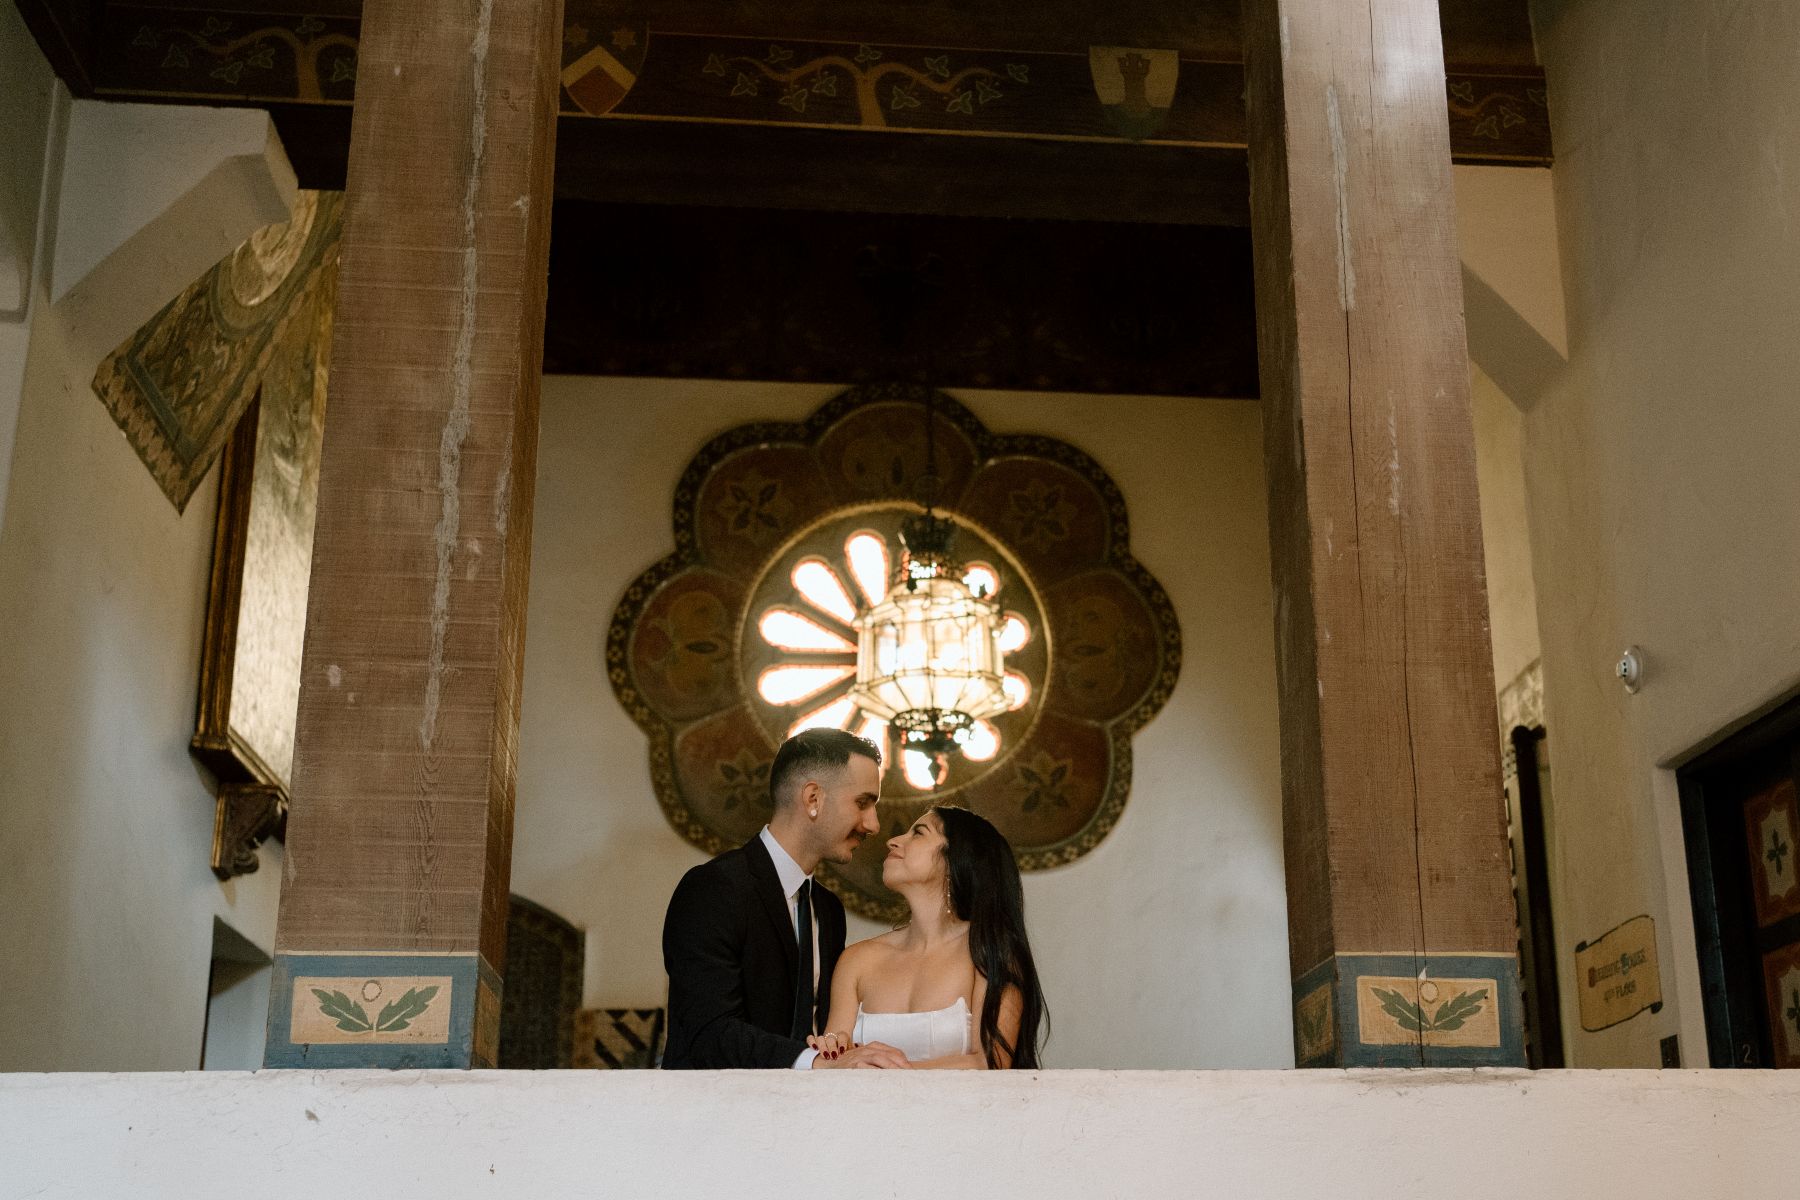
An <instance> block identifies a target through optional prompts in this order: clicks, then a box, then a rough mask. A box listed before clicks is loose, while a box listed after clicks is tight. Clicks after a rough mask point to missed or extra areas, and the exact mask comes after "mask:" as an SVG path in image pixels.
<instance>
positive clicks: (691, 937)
mask: <svg viewBox="0 0 1800 1200" xmlns="http://www.w3.org/2000/svg"><path fill="white" fill-rule="evenodd" d="M813 914H814V916H815V917H816V919H817V920H818V923H819V986H818V989H817V991H816V993H815V1005H816V1008H817V1012H818V1018H817V1021H816V1023H815V1028H819V1029H823V1028H824V1026H825V1020H826V1017H827V1016H828V1015H829V1012H830V1007H831V972H832V968H834V967H836V966H837V960H838V956H839V955H840V954H842V953H843V952H844V906H843V903H842V902H841V901H839V900H838V898H837V897H836V896H834V895H832V894H831V893H830V892H828V891H826V890H825V889H824V888H823V887H820V886H819V882H818V880H817V879H815V880H813ZM799 959H800V951H799V947H798V946H797V945H796V944H795V940H794V925H793V920H792V918H790V917H789V916H788V907H787V897H786V896H785V895H784V894H783V893H782V890H781V881H780V879H779V878H778V877H777V876H776V874H775V863H774V862H773V860H771V859H770V858H769V851H768V848H767V847H765V846H764V845H763V844H762V839H761V838H759V837H758V838H751V839H750V840H749V841H748V842H746V843H745V844H744V845H742V846H740V847H738V848H737V849H736V850H727V851H726V852H725V853H723V854H721V855H719V856H718V857H717V858H715V859H713V860H712V861H711V862H706V863H702V864H700V865H699V866H697V867H695V868H694V869H693V870H691V871H689V872H688V873H687V874H686V875H685V876H683V877H682V880H681V883H680V884H679V885H678V886H677V887H676V888H675V895H674V896H673V897H671V898H670V900H669V913H668V916H667V917H665V918H664V919H663V967H664V968H665V969H666V970H667V971H668V972H669V1042H668V1048H667V1050H666V1052H665V1053H664V1055H663V1066H664V1067H667V1068H670V1069H681V1068H696V1067H770V1068H774V1067H791V1066H793V1065H794V1060H795V1059H796V1058H798V1057H800V1052H801V1051H802V1050H804V1049H806V1043H805V1042H802V1041H797V1040H795V1039H794V1038H792V1037H789V1036H788V1034H789V1032H790V1029H791V1027H792V1024H793V1016H794V985H795V983H796V982H797V980H798V976H797V975H796V974H795V972H796V971H797V970H798V968H799Z"/></svg>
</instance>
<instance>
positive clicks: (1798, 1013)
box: [1763, 942, 1800, 1067]
mask: <svg viewBox="0 0 1800 1200" xmlns="http://www.w3.org/2000/svg"><path fill="white" fill-rule="evenodd" d="M1763 981H1764V982H1765V984H1766V985H1767V986H1768V989H1769V990H1768V1002H1769V1028H1770V1033H1771V1040H1772V1041H1773V1042H1774V1044H1775V1065H1776V1066H1778V1067H1800V942H1790V943H1788V944H1787V945H1785V946H1783V947H1782V948H1781V949H1779V950H1774V951H1771V952H1769V953H1768V954H1765V955H1763Z"/></svg>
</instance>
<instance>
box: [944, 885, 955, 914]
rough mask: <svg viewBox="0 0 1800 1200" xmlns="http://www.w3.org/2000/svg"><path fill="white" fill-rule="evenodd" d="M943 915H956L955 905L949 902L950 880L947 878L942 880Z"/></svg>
mask: <svg viewBox="0 0 1800 1200" xmlns="http://www.w3.org/2000/svg"><path fill="white" fill-rule="evenodd" d="M944 915H945V916H948V917H954V916H955V915H956V905H954V904H952V903H950V880H949V879H947V878H946V879H945V880H944Z"/></svg>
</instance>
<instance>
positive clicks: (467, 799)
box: [276, 0, 562, 1057]
mask: <svg viewBox="0 0 1800 1200" xmlns="http://www.w3.org/2000/svg"><path fill="white" fill-rule="evenodd" d="M363 17H364V21H363V29H362V45H361V62H360V74H359V82H358V86H357V102H356V108H355V114H354V119H353V122H352V128H351V150H350V165H349V179H348V188H347V197H346V211H345V219H344V241H343V255H342V268H341V271H342V273H341V276H340V291H339V300H338V310H337V318H336V330H335V339H334V346H333V359H332V376H331V383H330V389H331V392H330V396H331V399H330V409H329V417H328V419H327V425H326V432H325V442H324V454H323V463H322V466H321V475H320V494H319V519H318V526H317V532H316V535H315V542H314V555H313V583H312V590H311V595H310V599H309V609H308V617H307V634H306V652H305V662H304V668H303V674H304V678H303V682H302V686H301V694H300V712H299V733H298V746H297V751H296V761H295V771H294V775H295V778H294V810H293V816H292V818H291V820H290V824H289V836H288V850H287V879H286V882H285V886H284V888H283V890H282V898H281V914H280V923H279V927H278V930H277V935H276V941H277V950H278V952H280V953H289V954H294V953H307V952H317V951H337V952H342V951H389V952H393V951H414V952H420V951H423V952H446V953H463V954H467V953H471V952H479V954H480V955H481V958H482V959H483V960H485V961H486V962H487V963H488V964H489V965H490V966H491V967H492V968H493V969H494V970H496V971H497V970H499V969H500V967H501V966H502V963H503V960H504V954H505V928H506V909H507V882H508V874H509V865H510V857H511V832H512V806H513V785H514V768H515V755H516V739H517V731H518V712H519V681H520V675H521V669H522V658H521V652H522V646H523V637H524V629H525V585H526V570H527V564H528V561H529V556H530V531H531V502H532V486H533V481H534V479H535V476H536V466H535V455H536V440H537V399H538V386H539V378H540V370H541V347H542V345H543V317H544V295H545V278H546V270H547V264H548V249H549V217H550V194H551V172H552V164H553V161H554V142H555V128H556V122H555V106H556V87H557V83H556V75H555V64H556V54H557V46H558V44H559V39H560V34H561V26H562V5H561V3H560V0H528V2H522V3H510V4H500V3H495V2H493V0H475V2H473V3H470V4H467V5H458V6H452V7H448V8H446V7H444V6H440V5H435V4H430V3H426V2H424V0H381V2H379V3H374V2H372V3H370V4H368V5H366V6H365V9H364V14H363ZM497 1003H498V1000H497V997H493V996H489V995H488V994H487V992H486V991H484V992H483V993H482V998H481V1000H479V1001H478V1003H477V1005H476V1012H475V1014H474V1020H475V1022H476V1026H477V1028H485V1024H484V1023H491V1020H492V1019H495V1017H496V1014H497ZM484 1005H485V1006H488V1007H495V1013H487V1012H485V1009H484ZM478 1057H479V1056H478Z"/></svg>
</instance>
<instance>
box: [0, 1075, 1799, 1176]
mask: <svg viewBox="0 0 1800 1200" xmlns="http://www.w3.org/2000/svg"><path fill="white" fill-rule="evenodd" d="M1797 1139H1800V1076H1797V1075H1796V1074H1795V1073H1792V1072H1774V1071H1745V1072H1723V1071H1716V1072H1710V1073H1695V1072H1660V1073H1650V1072H1642V1071H1632V1072H1612V1071H1581V1072H1561V1071H1557V1072H1543V1073H1540V1074H1537V1075H1528V1074H1526V1073H1524V1072H1511V1071H1509V1072H1449V1071H1412V1072H1398V1071H1387V1072H1376V1071H1350V1072H1339V1071H1287V1072H1270V1071H1257V1072H1240V1071H1215V1072H1206V1073H1194V1072H1173V1071H1165V1072H1157V1073H1154V1074H1146V1073H1135V1072H1097V1071H1095V1072H1089V1071H1079V1072H1074V1071H1064V1072H1051V1073H1048V1074H1045V1075H1036V1074H1027V1073H1024V1072H1016V1073H1015V1072H1005V1073H996V1074H985V1073H984V1074H974V1073H962V1072H917V1073H912V1072H898V1071H851V1072H832V1073H829V1074H826V1075H802V1074H800V1073H798V1072H779V1071H775V1072H751V1071H739V1072H722V1073H711V1072H708V1073H700V1074H695V1073H688V1072H662V1071H558V1072H531V1073H527V1072H510V1071H475V1072H467V1073H460V1074H458V1073H451V1072H415V1071H405V1072H371V1071H340V1072H300V1071H282V1072H272V1071H263V1072H258V1073H256V1074H247V1073H228V1074H214V1073H211V1072H207V1073H205V1074H189V1075H184V1076H146V1075H138V1076H116V1075H115V1076H84V1075H58V1076H11V1077H0V1163H4V1164H5V1174H4V1175H3V1176H0V1179H4V1181H5V1182H4V1183H0V1191H4V1193H5V1194H6V1195H8V1196H19V1197H25V1196H30V1197H35V1198H37V1200H114V1198H118V1200H124V1198H126V1197H129V1198H130V1200H163V1198H168V1200H211V1198H213V1197H218V1198H220V1200H226V1198H231V1200H235V1198H236V1197H238V1196H241V1195H242V1194H243V1191H244V1189H245V1187H246V1183H245V1181H244V1178H243V1173H242V1172H241V1171H237V1170H233V1169H231V1168H232V1166H233V1165H234V1164H238V1163H243V1162H245V1161H251V1162H254V1163H255V1165H256V1170H257V1172H258V1176H257V1179H256V1181H255V1183H254V1188H255V1191H256V1194H257V1195H258V1196H260V1197H267V1198H268V1200H287V1198H289V1197H292V1198H294V1200H317V1198H318V1197H321V1196H349V1195H355V1196H379V1197H387V1196H396V1197H398V1196H407V1197H412V1196H420V1197H424V1196H428V1197H431V1198H432V1200H465V1198H473V1197H482V1198H488V1197H519V1196H554V1197H574V1196H630V1197H635V1198H641V1200H661V1198H663V1197H668V1198H669V1200H693V1198H695V1197H715V1196H731V1197H736V1198H739V1200H794V1198H795V1197H814V1196H845V1197H859V1196H904V1197H927V1196H929V1197H941V1198H942V1200H961V1198H963V1197H967V1198H969V1200H1014V1198H1017V1197H1065V1196H1066V1197H1081V1198H1083V1200H1087V1198H1090V1197H1113V1196H1132V1197H1159V1198H1160V1197H1170V1198H1171V1200H1173V1198H1176V1197H1179V1198H1181V1200H1191V1198H1192V1197H1197V1196H1229V1197H1252V1198H1262V1197H1267V1198H1269V1200H1291V1198H1294V1197H1310V1196H1332V1197H1342V1198H1344V1200H1365V1198H1366V1200H1393V1197H1396V1196H1415V1195H1419V1196H1435V1195H1447V1196H1455V1197H1457V1198H1458V1200H1516V1198H1517V1197H1520V1196H1530V1197H1542V1198H1545V1200H1563V1198H1570V1200H1573V1198H1576V1197H1583V1198H1585V1197H1596V1196H1612V1195H1621V1194H1623V1195H1630V1196H1636V1197H1643V1198H1644V1200H1698V1198H1708V1200H1710V1198H1713V1197H1720V1198H1723V1197H1739V1196H1760V1195H1784V1194H1788V1193H1789V1192H1790V1191H1791V1187H1788V1186H1787V1185H1786V1184H1785V1183H1784V1181H1786V1180H1790V1179H1791V1177H1792V1175H1791V1162H1792V1148H1793V1146H1794V1144H1795V1141H1796V1140H1797ZM1784 1189H1785V1190H1784Z"/></svg>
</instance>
